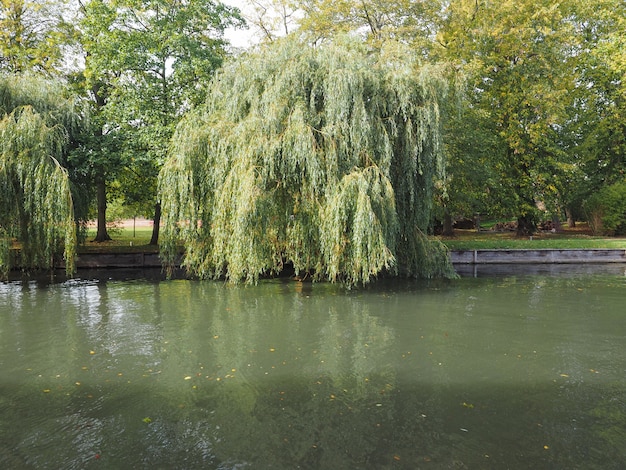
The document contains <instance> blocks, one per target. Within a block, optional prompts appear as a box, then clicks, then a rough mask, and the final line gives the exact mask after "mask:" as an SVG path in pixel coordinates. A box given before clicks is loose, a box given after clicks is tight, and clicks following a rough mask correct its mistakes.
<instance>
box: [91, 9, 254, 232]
mask: <svg viewBox="0 0 626 470" xmlns="http://www.w3.org/2000/svg"><path fill="white" fill-rule="evenodd" d="M82 11H83V18H82V21H81V23H80V29H81V31H82V35H81V44H82V47H83V49H84V51H85V54H86V57H85V65H86V69H85V78H86V80H85V85H86V88H87V89H88V90H89V94H90V95H91V96H92V97H93V98H94V104H95V106H94V107H95V111H96V113H95V114H97V118H98V120H99V121H100V122H99V126H98V127H99V129H98V134H99V135H98V137H99V139H98V140H99V141H100V142H95V144H96V145H98V144H99V143H101V144H102V145H101V146H100V147H101V148H104V149H105V151H100V152H91V153H89V154H87V156H88V157H90V158H91V159H92V160H93V161H94V167H96V168H98V169H99V171H98V175H96V179H97V180H98V184H99V185H100V188H99V189H100V201H99V211H100V213H99V234H98V235H99V236H97V237H96V239H97V240H98V241H104V240H106V239H107V238H108V234H106V233H105V231H104V228H105V226H104V222H105V219H106V217H105V214H103V213H102V211H104V210H106V200H102V199H105V197H106V194H105V193H104V189H105V188H104V187H105V185H107V184H110V183H111V182H112V181H113V180H117V183H118V186H120V187H121V192H122V194H123V195H125V196H126V199H127V200H130V201H132V202H140V203H141V202H143V203H144V204H143V205H144V206H145V205H147V204H146V202H148V203H149V205H151V206H152V207H153V208H154V209H155V211H154V212H153V214H154V218H155V224H154V230H155V232H154V234H153V243H154V244H156V243H157V239H158V228H159V223H158V217H159V216H160V215H159V213H160V210H159V206H158V201H157V199H156V177H157V175H158V171H159V168H160V167H161V164H162V163H163V161H164V159H165V156H166V152H167V148H168V143H169V140H170V138H171V137H172V133H173V131H174V128H175V126H176V123H177V122H178V120H179V119H180V117H181V115H182V114H183V113H184V112H185V111H186V110H187V109H189V108H190V107H191V106H193V105H195V104H198V103H199V101H200V100H201V98H200V97H201V96H204V94H205V87H206V85H207V84H208V82H209V81H210V77H211V76H212V75H213V73H214V72H215V70H216V69H217V68H219V67H220V66H221V64H222V61H223V59H224V58H225V57H226V56H227V51H226V46H227V43H226V41H225V40H224V39H223V34H224V30H225V28H227V27H228V26H240V25H241V22H242V20H241V19H240V17H239V13H238V10H237V9H233V8H230V7H227V6H225V5H223V4H221V3H219V2H215V1H213V0H193V1H189V0H184V1H174V0H141V1H134V0H118V1H110V0H90V1H88V2H85V4H84V7H83V9H82ZM120 143H121V145H116V148H115V149H113V147H114V145H111V144H120ZM120 175H122V177H120ZM125 183H129V184H125ZM137 187H140V188H142V191H138V190H137ZM137 198H140V199H143V201H137ZM140 205H141V204H140Z"/></svg>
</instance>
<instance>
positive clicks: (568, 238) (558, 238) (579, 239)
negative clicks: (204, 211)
mask: <svg viewBox="0 0 626 470" xmlns="http://www.w3.org/2000/svg"><path fill="white" fill-rule="evenodd" d="M454 234H455V236H454V237H441V236H439V237H436V238H437V239H439V240H441V241H442V242H443V243H444V244H445V245H446V246H447V247H448V248H449V249H450V250H481V249H541V248H553V249H568V248H570V249H575V248H586V249H590V248H615V249H626V238H624V237H621V238H610V237H598V236H594V235H592V234H591V231H590V230H589V228H588V227H587V225H586V224H582V223H579V224H578V225H577V226H576V228H573V229H571V228H565V229H564V231H563V232H562V233H537V234H535V235H533V237H532V240H531V239H530V238H519V237H516V236H515V232H492V231H490V230H487V231H480V232H476V230H458V229H457V230H455V231H454ZM95 235H96V231H95V229H93V228H92V229H89V231H88V233H87V238H86V240H85V243H84V244H82V245H80V246H79V247H78V251H79V253H136V252H143V253H157V252H158V251H159V248H158V246H154V245H149V243H150V237H151V235H152V227H145V226H138V227H136V228H135V229H134V230H133V227H132V226H131V227H128V226H126V227H120V228H114V229H112V230H110V231H109V235H111V238H113V240H111V241H108V242H104V243H95V242H93V241H92V240H93V239H94V237H95Z"/></svg>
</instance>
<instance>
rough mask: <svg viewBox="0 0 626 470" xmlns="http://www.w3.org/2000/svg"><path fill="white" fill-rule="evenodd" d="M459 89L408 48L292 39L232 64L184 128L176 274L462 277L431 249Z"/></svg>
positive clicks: (175, 197) (167, 192)
mask: <svg viewBox="0 0 626 470" xmlns="http://www.w3.org/2000/svg"><path fill="white" fill-rule="evenodd" d="M444 92H445V82H444V81H443V80H442V79H441V78H440V74H439V73H438V71H437V70H434V69H432V68H428V67H419V66H418V63H417V61H416V60H415V59H414V57H413V55H412V53H411V52H410V50H409V49H408V48H399V46H397V47H394V48H392V50H391V51H387V50H384V51H382V52H381V53H376V54H374V53H372V52H371V50H369V49H368V48H367V47H365V46H363V45H362V44H360V43H359V42H358V41H353V40H347V39H346V38H341V39H340V40H337V41H333V42H332V43H328V44H325V45H323V46H320V47H310V46H308V45H307V44H305V43H302V42H300V41H298V40H297V39H295V38H293V37H290V38H287V39H283V40H278V41H275V42H274V43H272V45H271V46H270V47H265V48H261V49H260V50H259V51H258V52H254V53H249V54H246V55H245V56H242V57H241V59H240V60H238V61H236V62H232V63H230V64H228V65H227V66H226V67H225V68H224V69H223V71H222V72H220V74H219V75H218V77H217V78H216V79H215V80H214V82H213V84H212V87H211V88H210V90H209V94H208V97H207V101H206V104H205V105H203V106H201V107H199V108H198V109H197V110H196V111H194V112H192V113H190V114H189V115H188V116H186V117H185V119H183V121H182V122H181V124H180V125H179V127H178V129H177V132H176V135H175V136H174V139H173V140H172V150H171V156H170V158H169V160H168V161H167V163H166V165H165V167H164V169H163V171H162V173H161V178H160V194H161V198H162V201H163V208H164V221H165V226H164V234H163V238H164V239H163V243H162V244H161V248H162V253H163V255H164V257H165V260H166V261H171V260H172V259H173V257H174V256H175V255H176V254H177V249H178V246H179V244H180V243H183V244H184V246H185V249H186V253H185V265H186V267H187V268H188V269H189V270H190V271H191V272H192V273H194V274H196V275H198V276H200V277H220V276H226V277H227V278H229V279H230V280H232V281H238V280H240V279H246V280H247V281H249V282H253V281H255V280H256V279H257V278H258V276H260V275H262V274H264V273H278V272H280V271H282V270H283V268H284V265H285V263H291V264H293V267H294V268H295V270H296V272H297V273H301V274H303V273H310V274H312V275H313V276H314V277H315V278H317V279H328V280H330V281H344V282H347V283H348V284H359V283H366V282H368V281H370V280H371V279H372V278H374V277H376V276H377V275H378V274H381V273H383V272H388V273H396V274H398V273H401V274H404V275H410V276H424V277H431V276H441V275H453V270H452V269H451V267H450V264H449V261H448V257H447V253H446V251H445V249H444V247H443V246H442V245H440V244H437V243H431V242H430V241H429V240H428V239H427V237H426V235H424V233H425V231H426V230H427V227H428V224H429V220H430V211H431V208H432V200H433V184H434V180H435V178H436V177H438V176H440V172H441V171H442V169H443V161H442V160H441V143H440V112H439V104H438V103H439V100H440V99H441V96H442V94H443V93H444Z"/></svg>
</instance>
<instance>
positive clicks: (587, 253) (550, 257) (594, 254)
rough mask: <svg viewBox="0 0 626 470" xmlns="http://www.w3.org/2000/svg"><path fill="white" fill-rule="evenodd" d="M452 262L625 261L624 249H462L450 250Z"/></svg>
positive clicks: (543, 262) (540, 262) (561, 262)
mask: <svg viewBox="0 0 626 470" xmlns="http://www.w3.org/2000/svg"><path fill="white" fill-rule="evenodd" d="M450 259H451V261H452V264H511V263H513V264H551V263H552V264H558V263H560V264H568V263H572V264H573V263H626V250H609V249H600V248H599V249H591V250H581V249H571V250H553V249H543V250H462V251H451V252H450Z"/></svg>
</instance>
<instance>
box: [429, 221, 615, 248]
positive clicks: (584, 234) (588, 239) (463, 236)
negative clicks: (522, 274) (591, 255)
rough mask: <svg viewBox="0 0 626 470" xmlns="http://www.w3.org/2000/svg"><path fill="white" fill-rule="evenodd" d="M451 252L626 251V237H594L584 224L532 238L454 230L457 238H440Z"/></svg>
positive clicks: (501, 233) (510, 234)
mask: <svg viewBox="0 0 626 470" xmlns="http://www.w3.org/2000/svg"><path fill="white" fill-rule="evenodd" d="M437 238H438V239H439V240H441V241H442V242H443V243H444V244H445V245H446V246H447V247H448V248H449V249H450V250H484V249H487V250H493V249H541V248H551V249H592V248H614V249H626V238H609V237H599V236H594V235H591V232H590V231H589V230H588V229H587V227H586V226H585V225H584V224H581V225H579V226H578V227H576V228H574V229H565V230H564V231H563V232H562V233H537V234H535V235H533V237H532V239H531V238H530V237H525V238H520V237H516V236H515V233H512V232H491V231H481V232H476V231H475V230H455V236H454V237H437Z"/></svg>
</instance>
